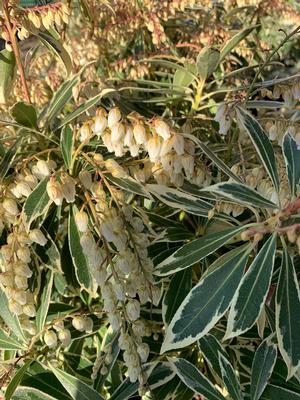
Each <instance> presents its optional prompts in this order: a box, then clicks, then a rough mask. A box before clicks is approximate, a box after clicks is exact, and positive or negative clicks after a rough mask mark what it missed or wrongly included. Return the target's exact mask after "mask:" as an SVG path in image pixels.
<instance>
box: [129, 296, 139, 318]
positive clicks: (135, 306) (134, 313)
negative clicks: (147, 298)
mask: <svg viewBox="0 0 300 400" xmlns="http://www.w3.org/2000/svg"><path fill="white" fill-rule="evenodd" d="M126 312H127V315H128V318H129V319H130V321H135V320H137V319H138V318H139V316H140V303H139V302H138V301H137V300H129V302H128V303H127V304H126Z"/></svg>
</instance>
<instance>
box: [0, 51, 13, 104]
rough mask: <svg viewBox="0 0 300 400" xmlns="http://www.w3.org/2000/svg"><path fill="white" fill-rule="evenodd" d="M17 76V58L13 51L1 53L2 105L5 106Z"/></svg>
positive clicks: (0, 88)
mask: <svg viewBox="0 0 300 400" xmlns="http://www.w3.org/2000/svg"><path fill="white" fill-rule="evenodd" d="M15 76H16V58H15V55H14V52H13V51H8V50H6V49H4V50H2V51H0V104H5V103H6V100H7V97H8V95H9V94H10V93H11V88H12V85H13V83H14V80H15Z"/></svg>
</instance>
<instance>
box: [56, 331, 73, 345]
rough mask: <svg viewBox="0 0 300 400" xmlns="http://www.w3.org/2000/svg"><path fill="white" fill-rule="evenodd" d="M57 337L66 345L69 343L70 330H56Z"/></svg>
mask: <svg viewBox="0 0 300 400" xmlns="http://www.w3.org/2000/svg"><path fill="white" fill-rule="evenodd" d="M58 339H59V340H60V341H61V342H62V345H63V346H64V347H68V346H69V345H70V344H71V340H72V338H71V332H70V331H69V329H62V330H60V331H59V332H58Z"/></svg>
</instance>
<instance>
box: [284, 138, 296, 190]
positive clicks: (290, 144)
mask: <svg viewBox="0 0 300 400" xmlns="http://www.w3.org/2000/svg"><path fill="white" fill-rule="evenodd" d="M282 151H283V155H284V160H285V165H286V170H287V176H288V180H289V185H290V189H291V192H292V195H293V196H294V195H295V193H296V189H297V185H299V183H300V148H299V146H297V142H296V140H295V139H294V138H293V137H292V136H291V134H290V133H286V134H285V136H284V138H283V145H282Z"/></svg>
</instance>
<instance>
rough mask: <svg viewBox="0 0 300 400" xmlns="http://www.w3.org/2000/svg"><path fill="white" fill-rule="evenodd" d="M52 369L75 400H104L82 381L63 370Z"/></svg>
mask: <svg viewBox="0 0 300 400" xmlns="http://www.w3.org/2000/svg"><path fill="white" fill-rule="evenodd" d="M50 369H51V371H52V372H53V373H54V375H55V376H56V378H57V379H58V380H59V381H60V382H61V383H62V385H63V386H64V388H65V389H66V391H67V392H68V393H69V394H70V396H71V397H72V398H73V399H74V400H103V397H102V396H100V394H99V393H97V392H96V391H95V390H94V389H93V388H91V387H90V386H88V385H87V384H86V383H84V382H83V381H82V380H80V379H78V378H76V377H75V376H73V375H70V374H68V373H67V372H65V371H62V370H61V369H58V368H54V367H52V366H50Z"/></svg>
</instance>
